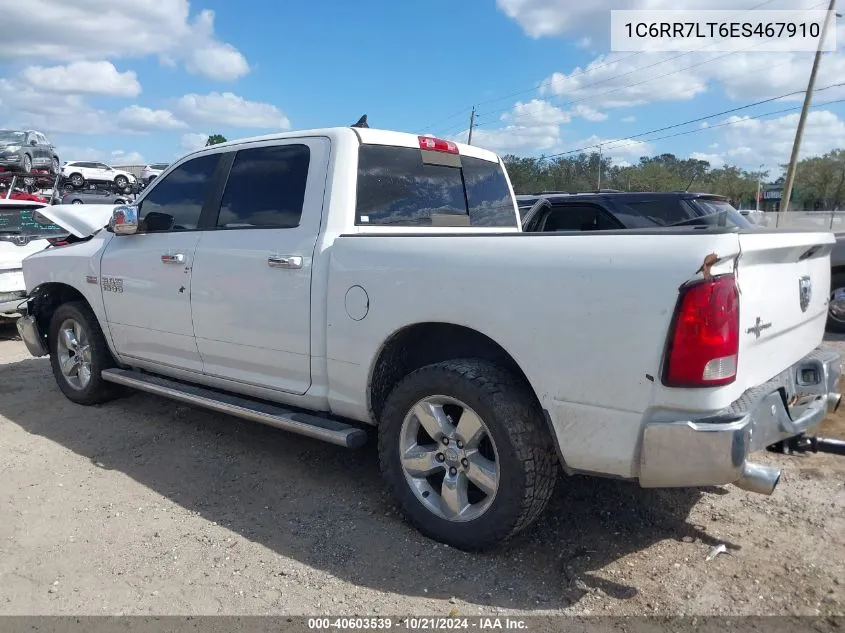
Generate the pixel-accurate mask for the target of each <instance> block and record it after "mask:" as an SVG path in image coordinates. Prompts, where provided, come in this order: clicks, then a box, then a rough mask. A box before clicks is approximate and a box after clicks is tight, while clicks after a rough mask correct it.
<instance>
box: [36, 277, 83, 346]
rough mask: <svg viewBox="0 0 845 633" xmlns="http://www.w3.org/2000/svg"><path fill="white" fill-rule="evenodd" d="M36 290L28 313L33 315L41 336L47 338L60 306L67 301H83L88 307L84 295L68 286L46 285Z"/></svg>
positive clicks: (59, 284) (58, 284)
mask: <svg viewBox="0 0 845 633" xmlns="http://www.w3.org/2000/svg"><path fill="white" fill-rule="evenodd" d="M36 290H37V291H36V292H35V293H34V295H33V298H32V299H31V300H30V308H29V313H30V314H33V315H35V319H36V321H37V322H38V329H39V331H40V332H41V335H42V336H47V333H48V332H49V331H50V320H51V319H52V318H53V313H54V312H55V311H56V309H57V308H58V307H59V306H60V305H62V304H63V303H68V302H69V301H84V302H85V304H86V305H88V300H87V299H86V298H85V297H84V295H83V294H82V293H81V292H79V291H78V290H77V289H76V288H74V287H73V286H68V285H67V284H62V283H55V282H54V283H46V284H42V285H41V286H39V287H38V288H37V289H36ZM89 307H90V306H89Z"/></svg>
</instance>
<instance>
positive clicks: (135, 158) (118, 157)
mask: <svg viewBox="0 0 845 633" xmlns="http://www.w3.org/2000/svg"><path fill="white" fill-rule="evenodd" d="M108 162H109V163H110V164H112V165H145V164H146V161H144V157H143V156H142V155H141V154H139V153H138V152H124V151H123V150H122V149H117V150H114V151H113V152H111V156H110V159H109V161H108Z"/></svg>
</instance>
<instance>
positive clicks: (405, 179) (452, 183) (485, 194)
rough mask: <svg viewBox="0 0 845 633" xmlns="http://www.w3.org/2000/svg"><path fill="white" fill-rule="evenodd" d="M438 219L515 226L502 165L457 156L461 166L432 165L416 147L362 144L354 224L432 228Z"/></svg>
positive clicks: (513, 212)
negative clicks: (450, 217)
mask: <svg viewBox="0 0 845 633" xmlns="http://www.w3.org/2000/svg"><path fill="white" fill-rule="evenodd" d="M439 216H459V217H463V218H466V224H464V226H488V227H516V225H517V224H516V213H515V210H514V206H513V201H512V198H511V195H510V190H509V189H508V186H507V181H506V180H505V176H504V173H503V171H502V167H501V165H499V164H498V163H492V162H490V161H485V160H480V159H477V158H473V157H470V156H461V167H451V166H446V165H432V164H428V163H424V162H423V158H422V152H421V151H420V150H419V149H416V148H411V147H393V146H385V145H362V146H361V148H360V150H359V155H358V200H357V217H356V223H357V224H359V225H364V226H372V225H376V226H378V225H398V226H433V225H436V218H438V217H439ZM456 225H460V224H458V223H457V222H456Z"/></svg>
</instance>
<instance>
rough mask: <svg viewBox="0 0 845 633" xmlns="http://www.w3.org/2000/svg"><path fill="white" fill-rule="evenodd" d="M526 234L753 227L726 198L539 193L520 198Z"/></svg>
mask: <svg viewBox="0 0 845 633" xmlns="http://www.w3.org/2000/svg"><path fill="white" fill-rule="evenodd" d="M516 200H517V205H518V206H519V213H520V216H521V221H522V230H523V231H525V232H526V233H552V232H556V231H576V232H577V231H618V230H625V229H654V228H661V227H669V226H684V227H695V226H703V227H739V228H750V227H753V226H754V225H753V224H752V223H751V222H750V221H749V220H747V219H746V218H745V217H743V216H742V214H741V213H740V212H739V211H737V210H736V209H735V208H734V207H733V206H732V205H731V204H730V202H728V199H727V198H725V197H724V196H717V195H713V194H706V193H689V192H686V191H665V192H655V193H639V192H636V193H632V192H626V191H613V190H609V191H608V190H602V191H596V192H590V193H566V192H556V191H555V192H540V193H535V194H531V195H520V196H516Z"/></svg>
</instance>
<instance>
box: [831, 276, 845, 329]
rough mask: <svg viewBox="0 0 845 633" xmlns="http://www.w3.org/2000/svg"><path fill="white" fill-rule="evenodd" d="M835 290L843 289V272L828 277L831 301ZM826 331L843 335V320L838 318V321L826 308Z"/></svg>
mask: <svg viewBox="0 0 845 633" xmlns="http://www.w3.org/2000/svg"><path fill="white" fill-rule="evenodd" d="M837 288H845V272H843V273H834V274H833V275H831V277H830V298H831V300H832V299H833V292H834V291H835V290H836V289H837ZM827 331H828V332H835V333H837V334H845V318H842V317H839V318H838V319H837V318H836V317H834V316H833V314H832V313H831V311H830V308H828V311H827Z"/></svg>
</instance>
